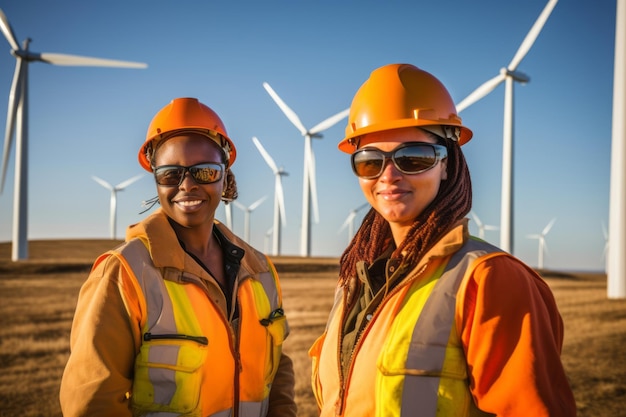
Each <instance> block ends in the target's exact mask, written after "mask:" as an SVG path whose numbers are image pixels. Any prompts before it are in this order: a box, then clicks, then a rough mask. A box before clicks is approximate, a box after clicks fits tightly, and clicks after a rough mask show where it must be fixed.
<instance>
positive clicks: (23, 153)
mask: <svg viewBox="0 0 626 417" xmlns="http://www.w3.org/2000/svg"><path fill="white" fill-rule="evenodd" d="M0 30H1V31H2V33H3V34H4V37H5V38H6V39H7V41H8V42H9V45H10V46H11V55H13V56H14V57H15V59H16V64H15V72H14V74H13V83H12V84H11V91H10V93H9V106H8V110H7V124H6V133H5V137H4V153H3V157H2V168H1V170H2V174H1V178H0V193H2V191H3V190H4V182H5V178H6V171H7V165H8V160H9V154H10V152H11V146H12V144H13V133H14V129H15V136H16V141H15V142H16V144H15V190H14V197H13V247H12V259H13V260H14V261H17V260H19V259H27V258H28V242H27V225H28V221H27V213H28V181H27V176H28V65H29V64H30V63H31V62H37V61H38V62H43V63H46V64H53V65H64V66H96V67H119V68H146V67H147V65H146V64H143V63H138V62H127V61H117V60H110V59H101V58H90V57H83V56H77V55H65V54H57V53H36V52H31V51H30V50H29V49H28V46H29V43H30V39H26V40H25V41H24V44H23V45H24V46H23V47H20V45H19V43H18V42H17V37H16V36H15V33H14V32H13V29H12V28H11V25H10V24H9V20H8V19H7V17H6V16H5V14H4V12H3V11H2V10H0Z"/></svg>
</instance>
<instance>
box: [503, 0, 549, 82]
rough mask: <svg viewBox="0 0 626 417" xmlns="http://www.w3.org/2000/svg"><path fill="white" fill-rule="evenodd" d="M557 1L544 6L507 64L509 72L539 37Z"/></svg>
mask: <svg viewBox="0 0 626 417" xmlns="http://www.w3.org/2000/svg"><path fill="white" fill-rule="evenodd" d="M557 1H558V0H550V1H548V4H546V5H545V7H544V8H543V11H542V12H541V14H540V15H539V17H538V18H537V20H536V21H535V24H534V25H533V26H532V27H531V28H530V31H529V32H528V33H527V34H526V37H525V38H524V41H523V42H522V44H521V45H520V47H519V49H518V50H517V52H516V53H515V56H514V57H513V59H512V60H511V62H510V63H509V66H508V67H507V69H508V70H509V71H515V69H516V68H517V66H518V65H519V64H520V62H522V59H524V57H525V56H526V54H527V53H528V51H529V50H530V48H531V47H532V46H533V44H534V43H535V40H536V39H537V36H539V32H541V29H543V26H544V25H545V24H546V21H547V20H548V17H550V13H552V10H553V9H554V6H556V3H557Z"/></svg>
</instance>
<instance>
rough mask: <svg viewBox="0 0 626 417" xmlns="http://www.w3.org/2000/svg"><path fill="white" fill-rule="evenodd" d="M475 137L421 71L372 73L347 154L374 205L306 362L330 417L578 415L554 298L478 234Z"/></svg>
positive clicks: (396, 68)
mask: <svg viewBox="0 0 626 417" xmlns="http://www.w3.org/2000/svg"><path fill="white" fill-rule="evenodd" d="M471 138H472V132H471V131H470V130H469V129H468V128H467V127H465V126H464V125H463V124H462V122H461V119H460V118H459V117H458V115H457V112H456V108H455V105H454V102H453V101H452V99H451V97H450V94H449V93H448V91H447V90H446V88H445V87H444V85H443V84H442V83H441V82H440V81H439V80H438V79H437V78H435V77H434V76H433V75H432V74H430V73H428V72H426V71H423V70H421V69H419V68H417V67H415V66H413V65H409V64H392V65H386V66H383V67H381V68H378V69H376V70H374V71H373V72H372V73H371V75H370V77H369V79H368V80H367V81H365V83H364V84H363V85H362V86H361V88H360V89H359V90H358V91H357V93H356V95H355V96H354V99H353V101H352V105H351V107H350V114H349V117H348V125H347V127H346V136H345V138H344V139H343V140H342V141H341V142H340V143H339V149H340V150H341V151H343V152H346V153H349V154H350V160H351V164H352V169H353V171H354V173H355V174H356V176H357V177H358V178H359V184H360V187H361V190H362V192H363V194H364V196H365V198H366V200H367V201H368V202H369V204H370V205H371V207H372V208H371V210H370V211H369V213H368V214H367V215H366V216H365V218H364V220H363V223H362V224H361V226H360V228H359V230H358V232H357V233H356V235H355V236H354V238H353V239H352V241H351V242H350V244H349V245H348V247H347V249H346V250H345V252H344V253H343V255H342V257H341V263H340V272H339V281H338V284H337V288H336V294H335V298H334V299H335V305H334V306H333V308H332V310H331V314H330V317H329V319H328V323H327V326H326V330H325V332H324V333H323V334H322V335H321V336H320V337H319V338H318V340H317V341H316V342H315V343H314V345H313V346H312V347H311V349H310V351H309V355H310V356H311V357H312V360H313V378H312V382H313V391H314V394H315V398H316V400H317V404H318V406H319V409H320V415H321V416H322V417H328V416H345V417H361V416H373V417H376V416H412V417H414V416H428V417H444V416H445V417H449V416H455V417H462V416H493V415H497V416H507V417H528V416H533V417H542V416H574V415H575V414H576V407H575V402H574V398H573V395H572V391H571V389H570V387H569V384H568V381H567V377H566V375H565V372H564V369H563V366H562V363H561V360H560V352H561V347H562V343H563V322H562V319H561V316H560V314H559V312H558V309H557V306H556V303H555V300H554V297H553V295H552V293H551V291H550V289H549V287H548V286H547V285H546V283H545V282H544V281H543V280H542V279H541V278H540V277H539V276H538V275H537V274H536V273H535V272H534V271H533V270H532V269H531V268H530V267H528V266H526V265H524V264H523V263H522V262H521V261H519V260H518V259H516V258H514V257H513V256H511V255H510V254H508V253H505V252H503V251H501V250H500V249H498V248H496V247H494V246H492V245H490V244H488V243H487V242H484V241H482V240H480V239H477V238H475V237H472V236H470V234H469V230H468V220H467V219H466V215H467V214H468V213H469V211H470V209H471V204H472V188H471V181H470V174H469V169H468V167H467V164H466V161H465V158H464V156H463V152H462V151H461V145H463V144H464V143H467V142H468V141H469V140H470V139H471Z"/></svg>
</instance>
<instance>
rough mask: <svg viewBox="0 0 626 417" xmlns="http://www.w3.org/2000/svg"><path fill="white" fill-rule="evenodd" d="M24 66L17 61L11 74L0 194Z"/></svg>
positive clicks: (7, 160) (5, 171) (2, 189)
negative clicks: (11, 80)
mask: <svg viewBox="0 0 626 417" xmlns="http://www.w3.org/2000/svg"><path fill="white" fill-rule="evenodd" d="M0 11H1V10H0ZM25 65H28V64H27V63H25V62H24V61H23V60H21V59H18V60H17V62H16V63H15V73H14V74H13V82H12V83H11V91H10V92H9V105H8V107H7V125H6V131H5V134H4V150H3V153H2V178H1V179H0V193H2V192H3V191H4V183H5V180H6V175H7V167H8V164H9V155H10V154H11V145H13V132H14V130H15V117H16V114H17V106H18V105H19V103H20V102H21V101H22V94H21V93H22V72H23V70H24V68H26V67H25Z"/></svg>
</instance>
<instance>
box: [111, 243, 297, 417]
mask: <svg viewBox="0 0 626 417" xmlns="http://www.w3.org/2000/svg"><path fill="white" fill-rule="evenodd" d="M120 254H121V255H122V259H124V260H125V262H126V263H127V264H128V266H129V267H130V269H131V271H132V273H133V275H134V276H135V278H136V280H137V282H138V283H139V286H140V287H141V290H142V292H143V294H144V297H145V300H146V308H147V318H146V323H145V325H144V327H143V330H142V338H143V343H142V346H141V347H140V352H139V355H138V356H137V359H136V361H137V363H139V364H144V366H139V367H137V366H136V371H135V372H136V374H135V381H134V382H133V384H134V386H135V384H136V383H141V382H142V381H143V383H141V389H138V390H134V393H133V397H132V398H133V400H132V401H133V402H134V403H135V405H136V407H135V408H136V409H137V411H139V412H140V414H141V415H150V416H159V417H168V416H172V415H179V414H180V412H181V411H182V412H185V413H189V414H185V415H190V416H196V415H197V416H199V414H198V413H199V412H200V405H199V399H198V398H197V396H196V395H194V392H193V391H196V392H199V387H200V385H201V384H202V380H201V373H200V372H199V371H198V372H194V371H196V370H199V369H200V368H201V367H202V366H203V364H204V362H205V361H206V360H207V352H208V347H207V345H208V339H207V338H206V337H205V336H204V335H203V334H202V330H201V326H200V324H199V322H198V320H197V318H196V316H195V314H194V309H193V306H192V305H191V300H190V299H189V297H188V294H187V292H186V289H185V287H186V286H185V285H181V284H180V283H179V281H180V280H179V279H176V277H178V276H180V274H181V272H180V271H174V270H166V271H165V272H164V274H165V275H166V277H165V278H166V279H164V277H162V276H161V272H160V270H159V269H157V268H155V267H154V266H153V263H152V259H151V258H150V254H149V252H148V250H147V248H146V246H145V245H144V243H143V242H142V241H141V240H140V239H133V240H131V241H129V242H128V243H127V244H125V245H124V246H123V247H122V248H121V250H120ZM170 274H174V275H176V277H172V278H173V279H171V280H170V279H167V275H170ZM182 274H183V277H184V276H185V273H184V272H183V273H182ZM256 278H257V279H258V281H257V279H252V280H246V281H245V284H244V285H242V286H240V292H242V296H243V297H244V298H245V299H247V300H251V302H252V303H255V304H256V312H254V311H249V314H248V316H254V317H256V316H257V315H258V316H259V317H260V318H268V319H270V320H269V323H263V326H265V329H266V330H263V337H265V332H266V331H267V332H269V334H270V335H271V337H272V339H273V340H275V341H276V344H277V345H278V346H279V347H278V348H275V347H273V346H271V347H270V348H269V349H268V350H269V352H267V354H268V355H270V356H271V359H270V363H269V364H267V363H263V362H260V363H259V358H258V357H257V356H255V358H256V359H254V361H255V362H256V365H253V366H256V367H257V368H258V367H264V366H270V367H272V368H273V369H272V368H270V369H272V374H274V373H275V371H276V369H277V367H278V359H279V357H280V346H281V345H282V341H283V339H284V337H285V333H286V332H287V330H286V322H285V320H284V316H283V315H282V310H280V312H281V314H279V315H278V317H276V323H274V324H273V323H272V320H271V319H272V318H274V317H273V314H272V313H273V312H276V311H278V309H279V307H280V296H279V289H278V286H277V282H276V277H275V275H274V274H273V271H266V272H261V273H259V274H257V276H256ZM281 318H282V321H281V320H280V319H281ZM248 320H250V319H248ZM254 320H255V321H256V320H257V319H254ZM256 322H257V323H258V321H256ZM260 327H261V326H257V328H260ZM148 331H149V332H150V333H147V332H148ZM258 331H259V330H257V332H258ZM244 337H247V336H246V335H244ZM150 341H152V343H151V342H150ZM172 341H175V343H169V342H172ZM272 349H274V350H272ZM215 359H216V358H211V360H215ZM243 359H246V358H243ZM250 363H251V361H250V360H248V362H247V366H244V365H243V363H242V365H241V366H242V368H243V371H245V370H249V369H250V368H249V366H250ZM147 364H152V366H147ZM154 364H158V366H154ZM180 372H182V373H183V374H180ZM248 372H249V371H248ZM263 372H264V373H266V372H268V371H267V370H264V371H263ZM181 375H184V378H186V379H185V383H186V384H191V385H192V386H194V387H197V388H198V390H183V389H177V386H178V385H179V384H180V378H181V377H182V376H181ZM249 375H251V378H252V379H250V378H248V380H247V381H255V382H254V383H253V382H250V384H253V385H254V386H252V387H250V386H249V384H248V385H246V382H247V381H243V383H242V384H241V388H242V390H243V391H242V394H241V396H242V397H245V396H246V395H248V396H249V397H248V398H250V397H251V398H259V400H260V401H246V400H245V398H241V401H240V402H239V404H238V408H239V415H240V416H246V417H248V416H250V417H258V416H263V415H266V414H267V410H268V408H269V390H270V387H271V383H270V382H268V381H263V380H259V378H262V376H261V377H259V376H257V375H256V374H249ZM272 378H273V375H272ZM152 381H159V382H158V383H153V382H152ZM186 386H188V385H186ZM255 387H256V388H255ZM189 391H192V392H189ZM142 404H144V406H142ZM145 404H156V405H151V406H149V407H150V408H151V410H152V412H148V414H145V412H146V411H148V410H147V409H146V406H145ZM158 404H161V405H162V406H158ZM171 407H174V408H175V410H176V413H172V408H171ZM231 407H232V404H231ZM157 410H158V411H157ZM232 413H233V409H232V408H227V409H223V410H220V411H217V412H214V413H213V414H211V416H213V417H226V416H230V415H232Z"/></svg>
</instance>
